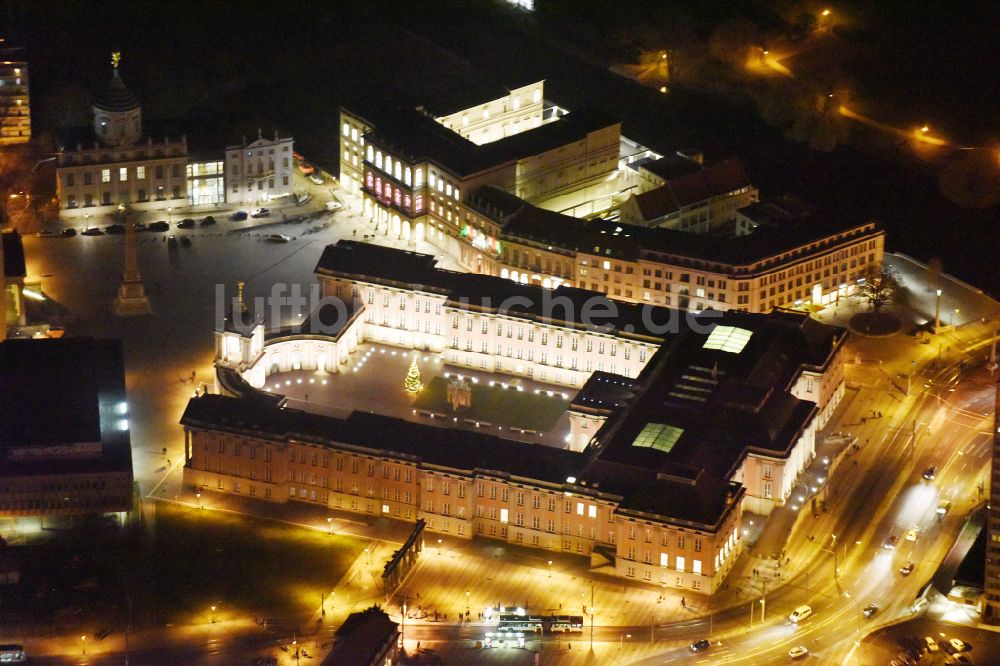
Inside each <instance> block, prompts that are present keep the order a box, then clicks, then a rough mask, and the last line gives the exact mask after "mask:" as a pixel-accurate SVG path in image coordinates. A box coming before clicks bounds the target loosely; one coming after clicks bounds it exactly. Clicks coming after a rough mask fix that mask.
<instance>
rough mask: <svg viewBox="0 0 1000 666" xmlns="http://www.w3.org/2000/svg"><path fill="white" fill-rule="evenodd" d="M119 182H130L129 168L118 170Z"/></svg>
mask: <svg viewBox="0 0 1000 666" xmlns="http://www.w3.org/2000/svg"><path fill="white" fill-rule="evenodd" d="M118 180H119V181H120V182H122V183H124V182H125V181H127V180H128V167H121V168H119V169H118Z"/></svg>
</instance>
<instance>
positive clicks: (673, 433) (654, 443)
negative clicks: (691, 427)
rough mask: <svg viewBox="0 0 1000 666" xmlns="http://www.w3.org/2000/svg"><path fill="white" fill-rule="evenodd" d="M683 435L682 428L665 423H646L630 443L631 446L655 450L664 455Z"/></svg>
mask: <svg viewBox="0 0 1000 666" xmlns="http://www.w3.org/2000/svg"><path fill="white" fill-rule="evenodd" d="M683 434H684V429H683V428H677V427H675V426H672V425H667V424H666V423H647V424H646V427H645V428H643V429H642V432H640V433H639V435H638V436H637V437H636V438H635V441H633V442H632V446H641V447H643V448H649V449H656V450H657V451H663V452H664V453H670V450H671V449H672V448H674V444H676V443H677V440H678V439H680V438H681V435H683Z"/></svg>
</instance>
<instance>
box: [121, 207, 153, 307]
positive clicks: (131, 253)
mask: <svg viewBox="0 0 1000 666" xmlns="http://www.w3.org/2000/svg"><path fill="white" fill-rule="evenodd" d="M118 211H119V217H120V218H121V219H122V222H123V224H124V225H125V270H123V271H122V283H121V285H120V286H119V287H118V296H117V297H115V303H114V306H115V315H116V316H118V317H135V316H137V315H147V314H152V309H151V308H150V307H149V299H148V298H146V290H145V289H144V288H143V286H142V276H141V275H139V258H138V256H136V251H135V227H134V222H135V220H134V219H133V216H132V212H131V211H130V210H128V209H127V208H126V207H125V205H124V204H123V205H121V206H119V207H118Z"/></svg>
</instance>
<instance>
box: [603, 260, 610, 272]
mask: <svg viewBox="0 0 1000 666" xmlns="http://www.w3.org/2000/svg"><path fill="white" fill-rule="evenodd" d="M603 267H604V270H606V271H610V270H611V262H610V261H605V262H604V264H603Z"/></svg>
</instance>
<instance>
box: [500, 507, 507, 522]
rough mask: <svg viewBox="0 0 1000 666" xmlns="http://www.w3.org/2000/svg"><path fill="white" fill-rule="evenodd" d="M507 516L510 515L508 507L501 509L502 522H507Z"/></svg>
mask: <svg viewBox="0 0 1000 666" xmlns="http://www.w3.org/2000/svg"><path fill="white" fill-rule="evenodd" d="M507 517H508V511H507V509H500V522H501V523H506V522H507Z"/></svg>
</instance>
